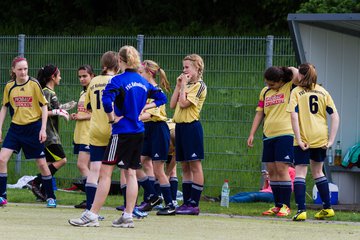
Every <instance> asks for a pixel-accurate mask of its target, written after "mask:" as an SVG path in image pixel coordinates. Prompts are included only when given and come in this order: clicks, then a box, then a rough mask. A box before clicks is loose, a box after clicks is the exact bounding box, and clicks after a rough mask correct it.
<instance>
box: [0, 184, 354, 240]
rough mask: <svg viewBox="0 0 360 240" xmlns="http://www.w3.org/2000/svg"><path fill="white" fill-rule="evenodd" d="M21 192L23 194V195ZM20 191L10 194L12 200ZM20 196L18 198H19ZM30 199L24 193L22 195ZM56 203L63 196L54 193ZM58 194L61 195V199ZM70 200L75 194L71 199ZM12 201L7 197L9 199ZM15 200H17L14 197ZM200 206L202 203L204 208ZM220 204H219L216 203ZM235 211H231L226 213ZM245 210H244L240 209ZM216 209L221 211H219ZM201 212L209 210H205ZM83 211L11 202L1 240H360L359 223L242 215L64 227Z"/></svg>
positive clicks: (111, 215)
mask: <svg viewBox="0 0 360 240" xmlns="http://www.w3.org/2000/svg"><path fill="white" fill-rule="evenodd" d="M21 191H24V190H21ZM19 192H20V191H12V190H11V191H9V194H10V195H13V194H17V193H19ZM21 194H23V193H19V195H21ZM24 194H28V193H24ZM58 195H59V197H60V199H59V202H61V203H62V202H65V200H63V196H65V195H63V194H58ZM60 195H61V196H60ZM68 195H79V194H69V193H66V196H68ZM10 199H11V198H10ZM13 199H15V198H13ZM203 205H206V204H203V203H201V206H202V209H203ZM217 205H218V203H217ZM233 207H234V206H233V205H232V206H230V208H229V209H231V208H233ZM244 207H246V208H248V206H244ZM219 208H220V207H219ZM204 209H207V208H205V207H204ZM80 214H81V210H79V209H75V208H72V206H70V207H69V206H66V205H60V206H58V207H57V208H56V209H47V208H45V206H44V204H34V203H31V204H29V203H9V204H8V205H7V206H6V207H3V208H0V216H1V219H2V221H1V224H0V232H1V239H6V240H13V239H14V240H19V239H28V240H33V239H34V240H35V239H36V240H42V239H54V240H56V239H61V240H63V239H66V240H72V239H74V240H81V239H157V240H161V239H166V240H167V239H172V240H177V239H194V240H196V239H201V240H203V239H208V240H210V239H224V240H225V239H226V240H231V239H264V240H267V239H276V240H282V239H292V240H297V239H299V240H300V239H301V240H303V239H318V240H322V239H324V240H329V239H349V240H351V239H359V237H360V228H359V225H360V224H359V223H354V222H339V221H314V220H308V221H306V222H293V221H291V220H290V219H288V218H285V219H279V218H265V217H248V216H243V215H236V216H234V215H229V214H211V213H205V212H202V213H201V214H200V215H199V216H180V215H178V216H162V217H159V216H156V215H155V212H151V213H150V215H149V216H148V217H147V218H145V219H141V220H135V228H133V229H119V228H113V227H111V221H112V220H114V219H116V218H118V217H119V216H120V213H119V212H118V211H116V210H114V208H112V207H105V208H103V209H102V210H101V215H102V216H104V217H105V220H104V221H102V222H100V227H98V228H94V227H91V228H80V227H73V226H70V225H69V224H68V222H67V221H68V219H69V218H76V217H79V216H80Z"/></svg>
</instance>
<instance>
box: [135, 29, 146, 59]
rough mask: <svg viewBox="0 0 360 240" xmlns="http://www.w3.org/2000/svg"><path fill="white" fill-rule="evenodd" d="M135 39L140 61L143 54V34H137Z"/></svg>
mask: <svg viewBox="0 0 360 240" xmlns="http://www.w3.org/2000/svg"><path fill="white" fill-rule="evenodd" d="M136 41H137V50H138V51H139V53H140V60H141V61H142V60H143V55H144V35H137V38H136Z"/></svg>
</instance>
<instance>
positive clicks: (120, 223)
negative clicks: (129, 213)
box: [112, 214, 134, 228]
mask: <svg viewBox="0 0 360 240" xmlns="http://www.w3.org/2000/svg"><path fill="white" fill-rule="evenodd" d="M112 226H113V227H120V228H133V227H134V221H133V219H132V218H124V214H123V215H121V217H120V218H119V219H117V220H114V221H113V222H112Z"/></svg>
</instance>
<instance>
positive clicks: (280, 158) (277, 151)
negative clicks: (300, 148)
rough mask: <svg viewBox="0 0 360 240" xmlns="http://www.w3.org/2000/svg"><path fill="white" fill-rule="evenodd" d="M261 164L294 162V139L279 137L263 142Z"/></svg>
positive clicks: (291, 137)
mask: <svg viewBox="0 0 360 240" xmlns="http://www.w3.org/2000/svg"><path fill="white" fill-rule="evenodd" d="M263 145H264V149H263V156H262V162H264V163H270V162H284V163H293V162H294V146H293V145H294V137H293V136H280V137H274V138H269V139H266V140H264V141H263Z"/></svg>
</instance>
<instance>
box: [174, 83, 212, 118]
mask: <svg viewBox="0 0 360 240" xmlns="http://www.w3.org/2000/svg"><path fill="white" fill-rule="evenodd" d="M185 93H186V99H187V100H189V101H190V102H191V103H192V104H191V105H190V106H189V107H187V108H181V107H180V105H179V103H177V104H176V107H175V113H174V116H173V121H174V122H175V123H190V122H193V121H198V120H199V119H200V111H201V109H202V106H203V104H204V102H205V99H206V94H207V87H206V84H205V83H204V81H202V80H200V81H198V82H196V83H188V84H187V85H186V89H185Z"/></svg>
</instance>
